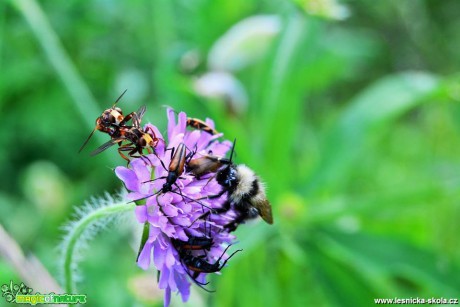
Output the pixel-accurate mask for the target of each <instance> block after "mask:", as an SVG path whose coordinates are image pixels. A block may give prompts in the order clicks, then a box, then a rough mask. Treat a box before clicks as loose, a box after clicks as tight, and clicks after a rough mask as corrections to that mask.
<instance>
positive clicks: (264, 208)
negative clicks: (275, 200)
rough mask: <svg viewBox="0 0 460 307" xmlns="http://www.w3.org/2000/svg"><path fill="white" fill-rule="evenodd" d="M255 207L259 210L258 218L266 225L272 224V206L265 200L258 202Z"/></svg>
mask: <svg viewBox="0 0 460 307" xmlns="http://www.w3.org/2000/svg"><path fill="white" fill-rule="evenodd" d="M255 206H256V207H257V209H259V212H260V216H261V217H262V218H263V220H264V221H265V222H267V223H268V224H273V215H272V206H271V205H270V202H269V201H268V200H267V199H265V200H262V201H258V202H257V203H256V204H255Z"/></svg>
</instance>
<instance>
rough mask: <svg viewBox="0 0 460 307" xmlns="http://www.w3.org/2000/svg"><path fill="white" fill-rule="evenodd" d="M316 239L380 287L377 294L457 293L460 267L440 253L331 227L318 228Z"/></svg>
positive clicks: (353, 269)
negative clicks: (334, 229) (335, 229)
mask: <svg viewBox="0 0 460 307" xmlns="http://www.w3.org/2000/svg"><path fill="white" fill-rule="evenodd" d="M315 241H317V242H318V246H319V249H320V250H321V251H322V252H323V253H324V254H325V255H327V256H328V257H331V258H333V259H335V261H337V262H339V263H341V264H342V265H345V266H347V267H348V268H349V269H351V270H352V271H353V272H354V273H353V274H356V275H360V276H363V277H364V278H365V279H366V280H367V281H368V283H370V284H373V288H375V289H379V293H378V294H379V297H383V296H385V295H386V296H394V295H395V294H397V295H412V296H417V295H418V296H421V295H434V296H438V297H441V296H443V297H446V296H450V297H458V295H459V294H460V291H459V289H458V285H459V284H460V277H459V276H460V268H459V267H457V266H456V265H454V264H451V263H450V262H449V260H448V259H447V257H443V256H442V255H436V254H434V253H432V252H431V251H427V250H423V249H420V248H417V247H415V246H412V245H410V244H408V243H405V242H402V241H397V240H394V239H387V238H382V237H377V236H372V235H367V234H345V233H341V232H338V231H333V230H323V231H320V232H319V233H318V236H317V237H315Z"/></svg>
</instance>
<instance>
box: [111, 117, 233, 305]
mask: <svg viewBox="0 0 460 307" xmlns="http://www.w3.org/2000/svg"><path fill="white" fill-rule="evenodd" d="M167 115H168V137H167V140H168V142H167V144H166V142H161V143H159V144H158V147H157V148H156V151H155V154H153V155H152V154H150V155H145V158H148V159H149V160H150V161H151V164H146V163H144V162H143V160H142V159H132V160H131V163H130V164H129V166H128V167H122V166H119V167H117V168H116V169H115V173H116V174H117V176H118V177H119V178H120V179H121V180H122V181H123V183H124V185H125V187H126V188H127V190H128V191H129V194H128V198H129V199H130V200H139V199H145V204H143V205H139V206H137V207H136V217H137V220H138V221H139V222H140V223H142V224H144V223H148V224H149V227H148V238H147V239H146V240H143V242H144V244H143V246H142V249H141V251H140V253H139V257H138V260H137V262H138V265H139V266H140V267H142V268H143V269H147V268H149V267H150V264H151V262H152V260H153V265H154V266H155V268H156V269H157V270H158V271H160V277H159V287H160V288H161V289H164V290H165V305H169V301H170V297H171V292H176V291H177V292H178V293H180V294H181V296H182V300H183V301H184V302H185V301H187V299H188V297H189V295H190V285H191V282H194V283H197V284H201V285H203V284H206V278H207V275H208V274H210V273H213V272H217V271H220V270H221V269H222V268H223V266H225V265H226V261H227V260H228V258H229V256H228V255H227V254H226V249H225V247H226V246H229V245H231V244H232V243H233V241H234V239H235V237H234V236H233V235H232V234H230V233H229V232H228V230H227V229H225V225H227V224H228V223H229V222H231V221H232V220H233V216H235V215H236V213H235V212H234V210H233V209H230V210H228V212H226V213H222V214H219V215H214V214H212V215H211V216H212V220H205V219H203V218H202V215H203V213H206V210H207V211H208V212H209V211H211V210H212V211H213V212H214V210H215V209H217V208H220V207H221V199H212V198H208V196H212V195H216V194H218V193H219V192H220V191H221V185H220V184H219V183H218V182H217V181H216V180H209V178H205V179H201V178H197V177H196V176H195V175H194V174H193V173H191V172H190V171H188V169H187V167H185V166H186V165H187V164H188V163H189V162H190V159H191V158H192V157H194V156H195V155H196V156H204V155H207V154H209V153H210V152H212V153H213V154H215V155H218V156H225V154H226V153H227V151H228V150H229V148H230V147H231V142H229V141H223V142H221V141H219V140H218V138H219V137H220V136H221V135H218V134H217V135H213V134H211V133H208V132H206V131H204V130H201V129H197V130H191V131H190V130H187V116H186V114H185V113H183V112H181V113H179V114H178V121H177V122H176V116H175V113H174V111H173V110H171V109H168V110H167ZM206 124H207V125H209V127H210V128H211V129H214V124H213V123H212V121H209V120H208V121H207V122H206ZM147 126H149V125H147ZM150 127H151V128H152V129H153V130H154V131H155V136H156V137H157V138H158V139H165V138H163V136H162V135H161V133H160V132H159V131H158V129H157V128H156V127H154V126H150ZM181 144H183V145H181ZM166 148H175V151H174V153H173V154H169V153H168V152H167V151H168V150H167V149H166ZM190 149H193V150H190ZM165 166H168V167H165ZM168 177H169V179H168ZM205 177H207V176H205ZM152 178H153V179H155V178H159V180H153V181H152ZM161 179H162V180H161ZM165 184H166V187H165ZM172 191H174V192H176V191H177V192H176V193H174V192H172ZM199 199H202V200H200V201H198V200H199ZM232 215H233V216H232ZM198 238H202V239H204V238H209V239H206V240H204V241H198V240H199V239H198ZM178 242H183V243H178ZM201 247H203V248H201ZM208 265H209V266H208ZM199 267H203V269H202V272H199V273H198V276H197V274H196V271H197V270H200V269H199ZM190 275H191V276H190Z"/></svg>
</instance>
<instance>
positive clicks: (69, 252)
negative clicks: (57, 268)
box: [63, 201, 136, 293]
mask: <svg viewBox="0 0 460 307" xmlns="http://www.w3.org/2000/svg"><path fill="white" fill-rule="evenodd" d="M135 207H136V205H135V204H134V203H126V202H125V201H124V202H123V203H116V204H114V205H111V206H106V207H101V208H98V209H95V210H94V211H91V212H90V213H89V214H88V215H86V216H84V217H83V218H81V219H80V220H79V221H78V222H77V223H76V224H74V225H73V227H72V229H71V231H70V232H69V234H68V240H66V243H65V245H64V268H63V272H64V289H65V290H66V291H67V293H74V291H75V285H74V278H73V273H74V272H73V269H72V263H73V257H74V254H75V253H74V252H75V247H76V245H77V243H78V241H79V239H80V237H81V235H82V234H83V232H84V231H85V230H86V229H87V228H88V227H89V226H91V225H92V224H93V223H94V222H96V221H98V220H100V219H103V218H105V217H108V216H111V215H114V214H119V213H123V212H126V211H132V210H134V208H135Z"/></svg>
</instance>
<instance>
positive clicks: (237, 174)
mask: <svg viewBox="0 0 460 307" xmlns="http://www.w3.org/2000/svg"><path fill="white" fill-rule="evenodd" d="M235 143H236V140H235V141H234V142H233V146H232V151H231V153H230V159H226V158H221V157H216V156H212V155H207V156H203V157H200V158H197V159H192V160H190V162H189V163H188V167H189V169H190V171H191V172H192V173H193V174H194V175H195V176H201V175H203V174H206V173H210V172H215V178H216V181H217V183H218V184H219V185H221V186H222V190H221V192H219V193H218V194H216V195H211V196H208V197H207V198H210V199H213V198H219V197H221V196H222V195H223V194H225V193H227V195H228V198H227V200H226V201H225V202H224V204H223V206H222V208H218V209H214V212H217V213H225V212H227V211H229V210H230V209H231V208H233V209H234V210H235V211H236V212H237V213H238V216H237V217H236V218H235V219H234V220H233V221H232V222H231V223H229V224H227V225H225V228H227V229H228V230H229V231H234V230H235V229H236V228H237V227H238V225H239V224H241V223H242V222H244V221H246V220H249V219H253V218H256V217H257V216H260V217H262V219H263V220H264V221H265V222H267V223H268V224H273V215H272V209H271V205H270V202H269V201H268V199H267V196H266V194H265V186H264V184H263V183H262V182H261V180H260V179H259V177H258V176H257V175H256V174H255V172H254V171H253V170H251V169H250V168H249V167H247V166H246V165H243V164H240V165H236V164H234V163H233V162H232V158H233V152H234V150H235ZM212 178H213V177H211V179H212Z"/></svg>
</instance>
